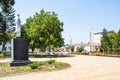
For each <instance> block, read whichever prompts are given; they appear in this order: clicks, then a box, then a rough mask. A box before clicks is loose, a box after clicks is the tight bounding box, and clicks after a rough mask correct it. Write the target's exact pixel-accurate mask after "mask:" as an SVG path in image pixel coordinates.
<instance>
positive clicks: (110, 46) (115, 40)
mask: <svg viewBox="0 0 120 80" xmlns="http://www.w3.org/2000/svg"><path fill="white" fill-rule="evenodd" d="M101 49H102V50H103V51H104V52H109V53H120V30H119V31H118V33H116V32H115V33H112V34H108V33H107V30H106V29H105V28H104V29H103V33H102V40H101Z"/></svg>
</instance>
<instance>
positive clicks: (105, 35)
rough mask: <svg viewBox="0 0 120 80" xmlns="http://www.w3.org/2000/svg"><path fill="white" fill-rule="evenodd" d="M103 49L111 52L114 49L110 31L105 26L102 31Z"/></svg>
mask: <svg viewBox="0 0 120 80" xmlns="http://www.w3.org/2000/svg"><path fill="white" fill-rule="evenodd" d="M101 49H102V50H103V51H104V52H111V50H112V43H111V41H110V39H109V37H108V33H107V30H106V29H105V28H104V29H103V32H102V40H101Z"/></svg>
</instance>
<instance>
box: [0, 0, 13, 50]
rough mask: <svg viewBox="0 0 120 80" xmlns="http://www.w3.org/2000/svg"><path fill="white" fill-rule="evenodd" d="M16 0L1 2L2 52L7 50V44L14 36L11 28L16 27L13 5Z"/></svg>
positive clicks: (2, 0) (1, 0)
mask: <svg viewBox="0 0 120 80" xmlns="http://www.w3.org/2000/svg"><path fill="white" fill-rule="evenodd" d="M14 4H15V2H14V0H0V8H1V9H0V43H1V44H2V51H3V50H4V49H5V44H6V42H7V41H9V40H10V39H11V36H12V35H13V34H12V32H11V31H10V28H11V27H13V26H14V25H15V20H14V17H15V16H14V12H15V10H14V9H13V5H14Z"/></svg>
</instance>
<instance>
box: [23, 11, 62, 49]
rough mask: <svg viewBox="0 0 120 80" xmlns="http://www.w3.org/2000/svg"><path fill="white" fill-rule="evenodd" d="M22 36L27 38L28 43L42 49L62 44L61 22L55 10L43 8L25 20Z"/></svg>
mask: <svg viewBox="0 0 120 80" xmlns="http://www.w3.org/2000/svg"><path fill="white" fill-rule="evenodd" d="M23 31H24V32H23V36H24V37H26V38H28V39H29V45H30V46H31V47H34V48H40V49H41V50H44V49H45V48H46V47H49V48H50V47H51V45H52V46H54V47H59V46H62V45H63V44H64V39H63V38H62V31H63V22H61V21H60V20H59V19H58V15H57V14H56V13H55V12H45V11H44V10H43V9H42V10H41V11H40V12H39V13H36V14H35V15H34V16H33V17H30V18H28V19H27V20H26V23H25V24H24V25H23Z"/></svg>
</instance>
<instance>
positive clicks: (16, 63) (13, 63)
mask: <svg viewBox="0 0 120 80" xmlns="http://www.w3.org/2000/svg"><path fill="white" fill-rule="evenodd" d="M30 63H32V62H31V61H30V60H26V61H25V60H15V61H11V62H10V66H26V65H27V64H30Z"/></svg>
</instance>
